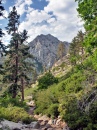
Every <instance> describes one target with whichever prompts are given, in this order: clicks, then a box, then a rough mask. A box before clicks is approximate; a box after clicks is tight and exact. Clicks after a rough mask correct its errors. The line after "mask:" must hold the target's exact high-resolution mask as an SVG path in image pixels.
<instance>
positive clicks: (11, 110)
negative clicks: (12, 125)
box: [0, 105, 33, 123]
mask: <svg viewBox="0 0 97 130" xmlns="http://www.w3.org/2000/svg"><path fill="white" fill-rule="evenodd" d="M0 119H7V120H9V121H14V122H18V121H23V122H24V123H31V122H32V121H33V118H32V117H31V116H30V115H28V113H27V112H26V111H25V110H24V109H23V108H19V107H13V106H11V105H10V106H9V107H8V108H4V107H0Z"/></svg>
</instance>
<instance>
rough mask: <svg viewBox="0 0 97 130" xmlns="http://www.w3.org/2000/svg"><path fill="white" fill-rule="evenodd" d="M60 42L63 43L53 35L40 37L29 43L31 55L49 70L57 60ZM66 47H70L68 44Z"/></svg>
mask: <svg viewBox="0 0 97 130" xmlns="http://www.w3.org/2000/svg"><path fill="white" fill-rule="evenodd" d="M60 42H61V41H60V40H58V38H56V37H54V36H52V35H51V34H47V35H44V34H41V35H38V36H37V37H36V38H35V39H34V40H33V41H32V42H30V43H29V46H30V53H31V54H32V55H33V56H34V57H35V58H36V60H37V61H38V62H40V63H41V64H42V65H43V66H45V67H46V68H49V67H51V66H52V65H53V64H54V62H55V61H56V59H57V50H58V45H59V44H60ZM64 46H65V43H64ZM66 47H68V46H67V44H66ZM66 50H67V49H66Z"/></svg>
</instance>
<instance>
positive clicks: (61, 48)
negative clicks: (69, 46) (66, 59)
mask: <svg viewBox="0 0 97 130" xmlns="http://www.w3.org/2000/svg"><path fill="white" fill-rule="evenodd" d="M64 54H65V45H64V43H60V44H59V45H58V50H57V55H58V58H61V59H62V57H63V56H64Z"/></svg>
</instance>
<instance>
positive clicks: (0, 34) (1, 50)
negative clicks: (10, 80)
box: [0, 0, 6, 73]
mask: <svg viewBox="0 0 97 130" xmlns="http://www.w3.org/2000/svg"><path fill="white" fill-rule="evenodd" d="M3 11H4V7H3V6H2V0H0V17H2V16H3ZM3 35H4V33H3V31H2V29H1V28H0V57H1V56H3V55H4V53H5V51H6V46H5V45H4V44H3V42H2V37H3ZM2 72H3V71H2V64H0V73H2Z"/></svg>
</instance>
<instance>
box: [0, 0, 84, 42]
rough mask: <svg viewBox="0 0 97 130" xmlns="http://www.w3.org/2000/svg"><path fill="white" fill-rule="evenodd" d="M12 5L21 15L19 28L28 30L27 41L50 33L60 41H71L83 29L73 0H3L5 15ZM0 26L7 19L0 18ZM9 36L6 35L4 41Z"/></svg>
mask: <svg viewBox="0 0 97 130" xmlns="http://www.w3.org/2000/svg"><path fill="white" fill-rule="evenodd" d="M14 5H15V6H16V8H17V11H18V13H19V14H20V16H21V18H20V22H21V23H20V27H19V30H20V31H22V30H24V29H26V30H27V31H28V35H29V36H30V37H29V39H28V42H30V41H32V40H33V39H34V38H35V37H36V36H37V35H40V34H52V35H53V36H55V37H57V38H58V39H59V40H61V41H68V42H71V40H72V38H73V37H74V36H76V34H77V32H78V31H79V30H83V22H82V21H81V19H80V18H78V13H77V11H76V8H77V3H75V0H3V6H4V7H5V10H6V11H5V13H4V14H5V16H6V17H7V16H8V13H9V12H10V11H11V9H12V7H13V6H14ZM0 26H1V28H4V27H6V26H7V19H4V18H0ZM4 32H5V31H4ZM9 38H10V37H9V36H8V35H7V37H6V39H4V41H5V43H6V42H7V40H9Z"/></svg>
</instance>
